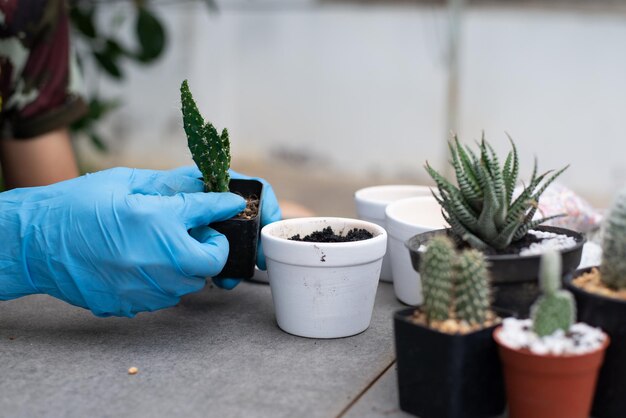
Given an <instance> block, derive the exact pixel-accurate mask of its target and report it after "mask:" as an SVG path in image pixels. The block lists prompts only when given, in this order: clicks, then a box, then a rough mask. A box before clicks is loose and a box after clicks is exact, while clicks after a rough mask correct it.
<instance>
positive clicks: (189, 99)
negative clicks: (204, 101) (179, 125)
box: [180, 80, 230, 192]
mask: <svg viewBox="0 0 626 418" xmlns="http://www.w3.org/2000/svg"><path fill="white" fill-rule="evenodd" d="M180 101H181V103H182V112H183V126H184V127H185V133H186V134H187V144H188V146H189V150H190V151H191V156H192V157H193V160H194V161H195V163H196V165H197V166H198V168H199V169H200V172H201V173H202V176H203V178H204V187H205V191H207V192H227V191H228V182H229V181H230V176H229V174H228V169H229V168H230V141H229V140H228V131H227V130H226V129H224V130H223V131H222V134H221V135H218V133H217V130H216V129H215V127H214V126H213V125H212V124H211V123H210V122H206V123H205V121H204V119H203V118H202V115H201V114H200V111H199V110H198V106H197V105H196V102H195V101H194V99H193V96H192V95H191V91H190V90H189V84H188V83H187V80H185V81H183V83H182V85H181V86H180Z"/></svg>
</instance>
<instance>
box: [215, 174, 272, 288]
mask: <svg viewBox="0 0 626 418" xmlns="http://www.w3.org/2000/svg"><path fill="white" fill-rule="evenodd" d="M229 189H230V191H231V192H232V193H236V194H239V195H241V196H243V197H244V198H247V197H250V196H257V197H258V198H259V199H263V183H261V182H260V181H258V180H247V179H231V180H230V183H229ZM209 226H210V227H211V228H213V229H215V230H216V231H218V232H220V233H222V234H224V235H225V236H226V239H228V246H229V252H228V260H227V261H226V265H225V266H224V269H222V271H221V272H220V274H218V275H217V276H215V277H218V278H222V277H223V278H231V279H249V278H251V277H252V276H254V266H255V265H256V253H257V251H256V249H257V244H258V242H259V230H260V226H261V200H260V201H259V213H258V215H257V216H255V217H254V218H252V219H237V218H232V219H228V220H226V221H222V222H215V223H212V224H210V225H209Z"/></svg>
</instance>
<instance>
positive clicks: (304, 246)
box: [261, 216, 387, 267]
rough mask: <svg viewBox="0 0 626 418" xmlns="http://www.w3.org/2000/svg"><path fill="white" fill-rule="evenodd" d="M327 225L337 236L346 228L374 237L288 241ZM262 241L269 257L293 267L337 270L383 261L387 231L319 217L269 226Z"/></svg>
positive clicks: (369, 224) (362, 223)
mask: <svg viewBox="0 0 626 418" xmlns="http://www.w3.org/2000/svg"><path fill="white" fill-rule="evenodd" d="M326 226H331V227H333V229H334V230H335V232H336V233H338V232H341V230H342V229H347V228H349V229H352V228H363V229H365V230H367V231H369V232H371V233H372V234H373V235H374V237H373V238H370V239H366V240H361V241H353V242H303V241H292V240H290V239H288V238H289V237H291V236H293V235H295V234H298V233H299V234H301V235H302V234H308V233H310V232H312V231H314V230H319V229H323V228H325V227H326ZM261 240H262V242H263V249H264V252H265V256H266V257H267V258H271V259H273V260H276V261H280V262H282V263H286V264H293V265H303V266H316V267H337V266H345V265H355V264H363V263H368V262H371V261H372V260H375V259H377V258H382V257H383V256H384V254H385V250H386V246H387V232H386V231H385V229H384V228H383V227H381V226H379V225H376V224H375V223H372V222H367V221H362V220H359V219H352V218H339V217H322V216H320V217H310V218H294V219H285V220H282V221H278V222H274V223H271V224H269V225H266V226H265V227H264V228H263V229H262V230H261Z"/></svg>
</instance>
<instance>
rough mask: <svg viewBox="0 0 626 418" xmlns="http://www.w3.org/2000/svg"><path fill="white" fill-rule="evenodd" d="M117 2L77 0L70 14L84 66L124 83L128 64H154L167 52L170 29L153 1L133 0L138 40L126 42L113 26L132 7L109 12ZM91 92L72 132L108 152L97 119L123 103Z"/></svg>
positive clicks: (125, 16) (132, 14)
mask: <svg viewBox="0 0 626 418" xmlns="http://www.w3.org/2000/svg"><path fill="white" fill-rule="evenodd" d="M115 3H118V4H117V6H119V2H101V1H97V0H74V1H70V9H69V14H70V20H71V23H72V27H73V34H72V35H73V42H75V43H76V44H78V45H77V46H78V48H75V50H76V51H77V58H78V62H79V65H80V66H81V68H85V66H86V65H90V66H91V67H90V68H93V69H94V70H95V71H96V72H97V73H98V74H104V75H105V76H107V77H109V78H110V79H112V80H116V81H120V82H121V81H122V80H123V79H124V65H125V64H126V63H134V64H140V65H150V64H153V63H155V62H156V61H157V59H158V58H159V57H160V56H161V55H162V54H163V52H164V51H165V47H166V45H167V32H166V29H165V26H164V25H163V23H162V22H161V20H160V19H159V17H158V16H157V15H156V14H155V13H154V11H153V10H152V8H151V5H150V2H149V1H147V0H145V1H141V0H133V1H129V2H128V3H129V4H128V5H129V6H130V9H131V10H132V13H131V15H130V18H131V19H133V21H132V25H133V28H134V31H133V37H134V39H131V41H130V42H129V44H125V43H123V42H122V41H121V39H120V38H119V36H118V35H116V33H115V32H116V31H115V30H112V29H115V28H117V27H119V26H120V24H121V22H122V21H124V20H125V19H128V18H129V15H128V9H129V8H128V7H124V8H123V9H120V10H121V12H120V13H118V14H115V13H110V10H109V13H106V11H107V10H106V9H107V8H111V7H115V6H116V4H115ZM106 17H108V19H107V18H106ZM88 63H89V64H88ZM89 75H90V76H92V74H89ZM89 81H90V82H92V81H93V80H89ZM90 84H93V83H90ZM87 94H88V95H89V97H87V100H88V101H89V112H88V113H87V114H86V115H85V116H84V117H83V118H82V119H80V120H78V121H77V122H76V123H74V124H73V125H72V131H73V132H82V133H85V134H86V135H87V136H89V138H91V141H92V143H93V145H94V146H95V147H96V148H97V149H99V150H102V151H105V150H106V143H105V141H103V139H102V138H101V137H100V135H99V134H98V132H97V129H96V127H97V122H98V121H99V120H101V119H102V118H103V117H105V116H106V115H107V114H108V113H110V112H111V111H112V110H114V109H116V108H117V107H118V106H119V105H120V102H119V101H118V100H111V99H103V98H101V97H100V95H99V93H98V90H97V89H92V91H90V92H88V93H87Z"/></svg>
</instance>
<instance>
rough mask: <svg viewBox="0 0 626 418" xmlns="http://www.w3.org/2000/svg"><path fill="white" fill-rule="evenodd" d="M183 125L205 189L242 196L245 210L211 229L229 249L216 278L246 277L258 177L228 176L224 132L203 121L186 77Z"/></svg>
mask: <svg viewBox="0 0 626 418" xmlns="http://www.w3.org/2000/svg"><path fill="white" fill-rule="evenodd" d="M180 98H181V103H182V113H183V126H184V128H185V133H186V134H187V141H188V146H189V150H190V151H191V155H192V157H193V160H194V161H195V163H196V165H197V166H198V168H199V169H200V172H201V173H202V176H203V177H202V180H203V181H204V188H205V192H209V193H223V192H229V191H230V192H232V193H236V194H239V195H241V196H242V197H243V198H244V199H246V203H247V205H246V209H245V210H244V211H243V212H242V213H240V214H238V215H237V216H235V217H234V218H232V219H229V220H226V221H222V222H215V223H213V224H211V225H209V226H210V227H211V228H213V229H215V230H217V231H218V232H220V233H222V234H224V235H225V236H226V239H227V240H228V245H229V252H228V259H227V261H226V265H225V266H224V268H223V269H222V271H221V272H220V274H219V275H218V276H217V277H225V278H236V279H247V278H250V277H252V276H253V275H254V266H255V264H256V253H257V243H258V238H259V229H260V221H261V199H262V197H263V183H261V182H260V181H258V180H247V179H231V178H230V175H229V172H228V170H229V168H230V160H231V156H230V141H229V138H228V131H227V130H226V129H224V130H223V131H222V133H221V135H219V134H218V133H217V130H216V129H215V127H214V126H213V125H212V124H211V123H210V122H205V121H204V119H203V118H202V115H201V114H200V111H199V110H198V107H197V105H196V103H195V101H194V99H193V96H192V95H191V91H190V90H189V84H188V83H187V80H185V81H183V83H182V85H181V87H180Z"/></svg>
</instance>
